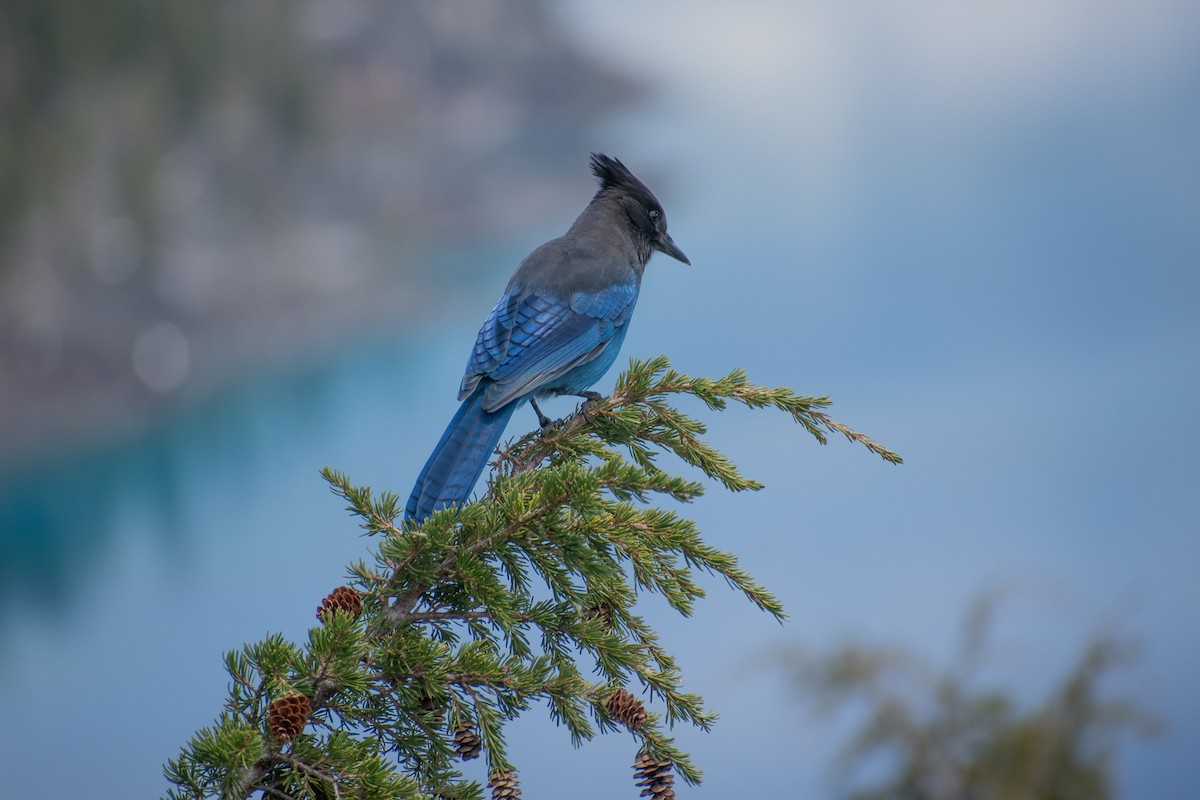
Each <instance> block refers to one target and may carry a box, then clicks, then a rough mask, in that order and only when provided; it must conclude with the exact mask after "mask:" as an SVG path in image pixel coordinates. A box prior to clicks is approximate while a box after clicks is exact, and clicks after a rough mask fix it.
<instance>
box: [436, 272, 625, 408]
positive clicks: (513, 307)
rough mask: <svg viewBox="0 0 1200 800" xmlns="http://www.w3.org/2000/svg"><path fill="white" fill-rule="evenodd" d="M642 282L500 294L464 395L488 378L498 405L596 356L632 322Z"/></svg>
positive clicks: (493, 404) (490, 398)
mask: <svg viewBox="0 0 1200 800" xmlns="http://www.w3.org/2000/svg"><path fill="white" fill-rule="evenodd" d="M636 301H637V286H636V285H634V284H616V285H614V286H610V287H607V288H605V289H603V290H601V291H599V292H575V293H573V294H572V295H571V297H570V299H569V300H567V301H564V300H563V299H561V298H559V297H556V296H555V295H552V294H537V295H526V296H524V297H522V296H521V294H520V293H519V292H518V291H512V292H509V293H507V294H506V295H505V296H504V297H502V298H500V302H498V303H497V304H496V306H495V308H493V309H492V313H491V314H489V315H488V318H487V320H486V321H485V322H484V324H483V327H481V328H480V330H479V335H478V336H477V337H476V340H475V348H474V350H473V351H472V352H471V357H470V359H469V360H468V362H467V370H466V374H464V376H463V381H462V386H461V390H460V397H465V396H467V395H469V394H470V393H471V392H472V391H474V389H475V387H476V386H478V384H479V382H480V380H481V379H482V378H488V379H490V381H491V385H489V386H488V387H487V390H486V398H485V405H486V407H487V408H488V409H492V410H494V409H496V408H499V407H500V406H502V405H504V404H505V403H508V402H511V401H513V400H515V399H516V398H518V397H521V396H522V395H525V394H529V393H531V392H533V391H536V390H538V389H554V388H559V387H555V386H554V382H555V380H556V379H558V378H560V377H561V376H562V375H564V374H565V373H567V372H569V371H570V370H571V369H573V368H575V367H578V366H580V365H581V364H585V363H587V362H589V361H591V360H592V359H594V358H595V357H596V356H597V355H598V354H599V353H600V352H602V351H603V349H604V346H605V345H606V344H607V343H608V342H610V341H611V340H612V339H613V337H614V336H615V335H616V334H617V332H618V330H619V329H621V328H623V327H624V325H625V324H626V323H627V322H628V321H629V316H630V314H631V313H632V312H633V307H634V304H635V303H636Z"/></svg>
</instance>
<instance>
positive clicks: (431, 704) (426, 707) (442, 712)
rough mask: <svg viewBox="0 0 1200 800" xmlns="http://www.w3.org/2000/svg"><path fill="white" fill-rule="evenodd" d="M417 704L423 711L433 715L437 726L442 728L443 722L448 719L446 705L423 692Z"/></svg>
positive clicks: (433, 720) (434, 723) (434, 724)
mask: <svg viewBox="0 0 1200 800" xmlns="http://www.w3.org/2000/svg"><path fill="white" fill-rule="evenodd" d="M417 705H418V706H419V707H420V709H421V710H422V711H424V712H425V713H426V714H429V715H430V716H431V718H432V722H433V726H434V727H435V728H440V727H441V726H442V723H443V722H445V721H446V707H445V706H444V705H441V704H440V703H438V701H437V700H434V699H433V698H432V697H430V696H429V695H427V694H422V695H421V696H420V697H419V698H418V699H417Z"/></svg>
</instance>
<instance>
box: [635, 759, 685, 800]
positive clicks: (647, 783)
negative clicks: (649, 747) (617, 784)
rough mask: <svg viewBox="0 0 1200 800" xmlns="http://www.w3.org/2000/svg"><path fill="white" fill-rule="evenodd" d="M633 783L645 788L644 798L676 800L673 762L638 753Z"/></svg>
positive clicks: (643, 790) (643, 791)
mask: <svg viewBox="0 0 1200 800" xmlns="http://www.w3.org/2000/svg"><path fill="white" fill-rule="evenodd" d="M633 783H634V785H635V786H644V787H645V788H644V789H642V794H641V796H642V797H649V798H651V800H675V776H674V775H672V774H671V762H670V761H662V760H659V759H656V758H654V756H652V755H650V754H649V753H647V752H645V751H642V752H641V753H638V757H637V761H634V762H633Z"/></svg>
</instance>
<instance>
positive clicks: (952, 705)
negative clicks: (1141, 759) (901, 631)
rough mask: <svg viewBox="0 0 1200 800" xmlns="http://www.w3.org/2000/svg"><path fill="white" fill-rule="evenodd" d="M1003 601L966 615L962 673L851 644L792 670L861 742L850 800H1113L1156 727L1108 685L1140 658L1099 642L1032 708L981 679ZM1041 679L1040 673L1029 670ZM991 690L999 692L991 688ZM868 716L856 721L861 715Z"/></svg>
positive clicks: (841, 767)
mask: <svg viewBox="0 0 1200 800" xmlns="http://www.w3.org/2000/svg"><path fill="white" fill-rule="evenodd" d="M993 606H994V598H985V599H983V600H980V601H979V602H978V603H977V605H976V606H975V607H974V609H973V610H972V611H971V612H970V614H969V615H968V619H967V622H966V624H965V626H964V632H963V636H962V641H961V644H960V647H959V651H958V654H957V657H956V660H955V663H954V664H953V665H952V667H951V668H950V669H948V670H945V671H939V670H937V669H935V668H933V667H931V666H930V665H928V664H926V663H924V662H922V661H921V660H919V659H917V658H915V657H914V656H913V655H912V654H911V653H909V652H907V651H905V650H902V649H889V648H884V647H877V646H866V645H858V644H851V645H847V646H845V647H843V648H841V649H838V650H836V651H834V652H832V653H829V654H826V655H821V656H817V657H811V656H808V655H805V654H789V655H788V656H787V657H786V659H787V664H788V668H789V669H790V670H791V671H792V673H793V676H794V678H795V680H796V683H797V685H798V686H799V687H800V690H801V692H802V694H803V696H804V697H805V698H806V699H810V700H812V702H813V704H814V706H815V709H816V710H817V711H818V712H819V713H820V714H821V715H829V714H832V713H834V712H842V713H844V714H845V715H846V716H849V717H853V718H854V719H855V720H856V726H857V729H856V732H855V733H854V734H853V735H852V736H851V737H850V739H849V741H847V742H846V744H845V745H844V746H843V747H842V751H841V755H840V759H839V761H838V764H837V770H836V771H837V773H838V775H839V777H840V779H841V780H843V781H844V782H845V787H846V788H845V790H844V791H843V793H842V794H841V796H842V797H844V798H846V800H1019V799H1031V798H1036V799H1037V800H1111V798H1115V797H1117V794H1116V788H1115V782H1114V776H1113V756H1114V754H1115V752H1116V746H1117V744H1118V742H1119V740H1120V739H1121V737H1122V736H1123V735H1127V734H1129V733H1141V734H1150V733H1153V732H1154V731H1155V730H1156V728H1157V726H1158V723H1157V721H1156V720H1155V719H1154V718H1153V717H1152V716H1150V715H1148V714H1147V713H1145V712H1143V711H1142V710H1140V709H1139V708H1137V707H1136V706H1135V705H1133V704H1131V703H1129V702H1126V701H1122V700H1114V699H1111V698H1108V697H1107V696H1106V694H1105V692H1104V691H1103V687H1102V685H1101V684H1102V683H1103V682H1104V680H1105V679H1106V678H1107V677H1108V676H1109V675H1110V674H1111V673H1112V672H1114V671H1115V670H1117V669H1118V668H1119V667H1121V666H1124V665H1127V664H1128V663H1129V661H1130V659H1131V658H1132V656H1133V647H1132V646H1131V645H1130V644H1129V643H1128V642H1125V641H1122V640H1120V639H1118V638H1116V637H1114V636H1112V635H1108V634H1101V635H1097V636H1095V637H1093V638H1092V639H1091V640H1090V641H1089V642H1088V643H1087V644H1086V646H1085V647H1084V650H1083V652H1082V654H1080V655H1079V656H1078V658H1077V659H1076V661H1075V663H1074V666H1073V667H1072V668H1071V669H1070V670H1069V672H1068V673H1067V674H1066V676H1065V677H1063V678H1062V679H1061V680H1060V681H1059V682H1058V683H1057V685H1056V686H1055V687H1054V688H1053V689H1052V690H1051V691H1050V692H1049V693H1048V695H1047V696H1046V697H1045V698H1044V699H1043V700H1042V701H1041V702H1040V703H1039V704H1036V705H1034V706H1033V707H1030V708H1022V707H1021V704H1020V703H1019V702H1018V700H1017V695H1016V689H1015V687H1013V686H1012V685H1003V684H1001V685H994V682H993V681H986V680H984V679H983V675H984V674H985V673H987V672H988V670H987V669H986V665H985V663H984V662H985V658H984V656H985V654H986V649H987V648H986V645H987V640H988V632H989V626H990V621H991V617H992V612H993ZM1028 667H1029V669H1030V674H1039V673H1040V672H1041V670H1042V669H1043V667H1042V665H1040V664H1037V663H1032V664H1029V665H1028ZM989 684H990V685H989ZM856 713H857V714H858V715H859V716H855V714H856Z"/></svg>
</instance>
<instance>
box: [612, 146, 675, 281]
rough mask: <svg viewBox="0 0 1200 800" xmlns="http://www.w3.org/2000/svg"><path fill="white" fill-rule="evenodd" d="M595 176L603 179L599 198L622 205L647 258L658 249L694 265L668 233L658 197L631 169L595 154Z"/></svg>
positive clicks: (665, 217) (615, 160) (665, 218)
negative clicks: (612, 200)
mask: <svg viewBox="0 0 1200 800" xmlns="http://www.w3.org/2000/svg"><path fill="white" fill-rule="evenodd" d="M592 174H593V175H595V176H596V177H597V178H599V179H600V191H599V192H597V193H596V199H597V200H598V199H601V198H606V197H607V198H612V199H614V200H616V201H617V202H618V203H619V204H620V206H621V208H622V209H624V211H625V213H626V215H628V217H629V225H630V228H631V229H632V231H633V234H634V238H635V239H637V240H638V241H639V242H640V243H641V244H642V245H643V246H644V247H645V248H646V250H645V252H644V255H645V256H646V257H647V258H649V256H650V252H651V251H653V250H657V251H659V252H660V253H666V254H667V255H669V256H670V257H671V258H674V259H677V260H679V261H682V262H683V263H684V264H688V265H689V266H690V265H691V263H692V262H690V261H688V259H687V256H685V255H684V254H683V251H682V250H680V249H679V248H678V247H676V246H675V242H673V241H671V236H670V234H668V233H667V215H666V214H665V213H664V212H663V208H662V206H661V205H660V204H659V202H658V198H656V197H655V196H654V193H653V192H651V191H650V190H649V189H648V188H646V184H644V183H642V182H641V181H639V180H638V179H637V178H635V177H634V175H633V173H632V172H630V171H629V168H628V167H626V166H625V165H624V164H622V163H621V162H620V161H618V160H617V159H615V158H610V157H609V156H606V155H604V154H603V153H592Z"/></svg>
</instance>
